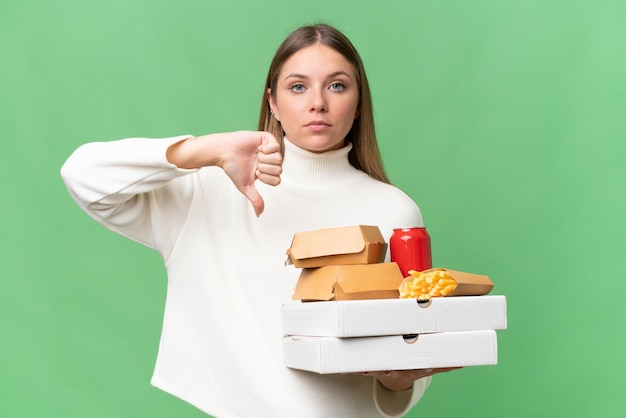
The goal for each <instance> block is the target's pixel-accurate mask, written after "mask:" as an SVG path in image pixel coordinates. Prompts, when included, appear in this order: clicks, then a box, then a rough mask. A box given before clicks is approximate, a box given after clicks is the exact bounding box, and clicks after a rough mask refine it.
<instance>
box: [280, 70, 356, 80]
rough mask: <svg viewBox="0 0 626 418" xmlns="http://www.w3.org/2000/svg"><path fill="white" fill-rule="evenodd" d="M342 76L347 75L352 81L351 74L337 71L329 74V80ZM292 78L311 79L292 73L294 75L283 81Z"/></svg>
mask: <svg viewBox="0 0 626 418" xmlns="http://www.w3.org/2000/svg"><path fill="white" fill-rule="evenodd" d="M340 75H345V76H346V77H348V78H350V79H351V78H352V77H351V76H350V74H348V73H347V72H345V71H335V72H333V73H330V74H328V76H327V78H334V77H337V76H340ZM290 78H303V79H305V80H306V79H309V78H310V77H309V76H306V75H304V74H298V73H292V74H289V75H287V76H286V77H285V78H284V79H283V80H288V79H290Z"/></svg>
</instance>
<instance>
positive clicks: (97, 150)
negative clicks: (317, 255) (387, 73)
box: [61, 136, 430, 418]
mask: <svg viewBox="0 0 626 418" xmlns="http://www.w3.org/2000/svg"><path fill="white" fill-rule="evenodd" d="M188 137H189V136H181V137H175V138H165V139H145V138H131V139H125V140H120V141H112V142H101V143H90V144H86V145H83V146H81V147H80V148H78V149H77V150H76V151H75V152H74V153H73V154H72V156H71V157H70V158H69V159H68V160H67V162H66V163H65V164H64V166H63V168H62V170H61V173H62V176H63V179H64V181H65V183H66V185H67V186H68V189H69V191H70V193H71V194H72V196H73V197H74V199H75V200H76V202H77V203H78V204H79V205H80V206H81V207H82V208H83V209H84V210H85V211H86V212H87V213H88V214H89V215H90V216H91V217H93V218H94V219H95V220H96V221H98V222H99V223H101V224H102V225H104V226H105V227H107V228H109V229H111V230H113V231H115V232H117V233H120V234H122V235H124V236H126V237H128V238H131V239H133V240H136V241H138V242H140V243H142V244H144V245H147V246H149V247H151V248H154V249H155V250H157V251H158V252H159V253H160V254H161V255H162V256H163V259H164V262H165V266H166V268H167V275H168V286H167V299H166V305H165V312H164V318H163V329H162V334H161V341H160V345H159V353H158V358H157V361H156V366H155V370H154V375H153V377H152V384H153V385H154V386H156V387H158V388H160V389H162V390H164V391H166V392H168V393H170V394H173V395H175V396H177V397H179V398H181V399H183V400H185V401H186V402H189V403H190V404H193V405H195V406H196V407H197V408H199V409H200V410H202V411H204V412H206V413H207V414H210V415H213V416H216V417H237V418H243V417H261V418H268V417H272V418H280V417H298V418H305V417H325V418H326V417H342V418H346V417H358V418H366V417H380V416H401V415H403V414H404V413H406V412H407V411H408V409H410V408H411V407H412V406H413V405H414V404H415V403H417V401H418V400H419V399H420V397H421V396H422V394H423V392H424V390H425V389H426V387H427V386H428V384H429V383H430V378H424V379H420V380H418V381H416V382H415V384H414V386H413V389H412V390H407V391H403V392H392V391H389V390H387V389H385V388H384V387H383V386H382V385H380V384H379V383H378V382H377V381H376V380H375V379H373V378H372V377H367V376H362V375H358V374H343V375H341V374H337V375H318V374H315V373H310V372H306V371H299V370H292V369H289V368H286V367H285V366H284V365H283V358H282V345H281V344H282V330H281V318H280V308H281V305H282V304H284V303H287V302H290V301H291V297H292V294H293V290H294V287H295V283H296V281H297V279H298V276H299V274H300V271H299V270H298V269H296V268H294V267H293V266H291V265H290V266H285V264H284V261H285V257H286V256H285V252H286V250H287V249H288V248H289V246H290V244H291V240H292V238H293V234H294V233H295V232H300V231H308V230H313V229H320V228H330V227H338V226H348V225H357V224H363V225H377V226H378V227H379V228H380V230H381V232H382V233H383V235H384V236H385V237H386V238H387V239H388V238H389V237H390V236H391V233H392V230H393V228H395V227H406V226H421V225H422V218H421V214H420V211H419V209H418V207H417V206H416V204H415V203H414V202H413V201H412V200H411V199H410V198H409V197H408V196H407V195H406V194H405V193H403V192H402V191H400V190H399V189H397V188H396V187H394V186H391V185H388V184H384V183H382V182H379V181H376V180H374V179H372V178H371V177H369V176H367V175H366V174H364V173H363V172H361V171H359V170H357V169H355V168H354V167H352V166H351V165H350V164H349V162H348V152H349V150H350V149H351V147H352V145H351V144H348V145H347V146H346V147H344V148H343V149H340V150H337V151H330V152H326V153H323V154H315V153H311V152H308V151H306V150H304V149H301V148H298V147H297V146H295V145H294V144H292V143H290V142H289V141H287V140H285V158H284V164H283V174H282V176H281V184H280V185H279V186H277V187H271V186H267V185H265V184H263V183H260V182H257V189H258V190H259V192H260V194H261V196H263V198H264V200H265V211H264V212H263V214H262V215H261V216H260V217H259V218H257V217H256V216H255V213H254V210H253V209H252V206H251V205H250V203H249V202H248V201H247V200H246V198H245V197H244V196H243V195H242V194H241V193H240V192H239V191H238V190H237V189H236V188H235V187H234V186H233V184H232V183H231V181H230V179H229V178H228V177H227V176H226V174H225V173H224V172H223V171H222V170H221V169H220V168H217V167H205V168H202V169H197V170H183V169H179V168H177V167H175V166H174V165H172V164H171V163H169V162H168V161H167V159H166V157H165V154H166V150H167V148H168V147H169V146H170V145H172V144H174V143H176V142H178V141H181V140H183V139H186V138H188Z"/></svg>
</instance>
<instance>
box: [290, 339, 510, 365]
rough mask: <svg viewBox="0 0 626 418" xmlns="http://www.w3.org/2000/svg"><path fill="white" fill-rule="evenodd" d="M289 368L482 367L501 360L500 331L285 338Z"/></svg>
mask: <svg viewBox="0 0 626 418" xmlns="http://www.w3.org/2000/svg"><path fill="white" fill-rule="evenodd" d="M283 353H284V363H285V366H287V367H290V368H294V369H300V370H307V371H310V372H315V373H322V374H326V373H353V372H364V371H385V370H409V369H425V368H435V367H457V366H483V365H494V364H497V362H498V345H497V336H496V331H494V330H480V331H463V332H441V333H434V334H420V335H416V336H402V335H391V336H382V337H362V338H334V337H304V336H285V337H283Z"/></svg>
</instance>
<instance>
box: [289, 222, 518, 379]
mask: <svg viewBox="0 0 626 418" xmlns="http://www.w3.org/2000/svg"><path fill="white" fill-rule="evenodd" d="M387 248H388V244H387V242H386V241H385V239H384V237H383V236H382V234H381V232H380V230H379V228H378V227H377V226H370V225H354V226H347V227H340V228H328V229H322V230H316V231H305V232H299V233H296V234H294V238H293V241H292V244H291V247H290V248H289V249H288V250H287V255H288V263H289V264H293V265H294V267H295V268H300V269H302V271H301V273H300V277H299V279H298V282H297V284H296V289H295V291H294V294H293V299H294V300H293V302H290V303H286V304H284V305H283V306H282V312H281V314H282V322H283V323H282V325H283V334H284V335H283V353H284V363H285V366H287V367H290V368H294V369H300V370H307V371H310V372H315V373H322V374H330V373H351V372H364V371H386V370H407V369H425V368H437V367H461V366H479V365H495V364H497V360H498V351H497V336H496V330H503V329H506V298H505V297H504V296H501V295H493V296H488V295H486V293H488V292H489V291H490V290H491V288H492V287H493V283H491V281H490V280H489V278H488V277H486V276H481V275H475V274H470V273H464V272H458V271H452V270H448V271H447V272H448V273H449V274H450V275H451V276H452V277H454V278H455V280H457V282H458V283H459V285H458V287H457V289H459V290H458V291H457V292H454V293H453V294H451V295H450V296H447V297H437V298H431V299H429V300H425V301H419V300H417V299H408V298H407V299H400V298H399V291H398V287H399V285H400V283H401V282H402V281H403V280H404V277H403V275H402V272H401V271H400V268H399V267H398V265H397V264H396V263H393V262H385V256H386V252H387Z"/></svg>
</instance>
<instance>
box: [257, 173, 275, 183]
mask: <svg viewBox="0 0 626 418" xmlns="http://www.w3.org/2000/svg"><path fill="white" fill-rule="evenodd" d="M256 178H257V179H259V180H260V181H262V182H263V183H265V184H267V185H269V186H278V185H279V184H280V176H275V175H272V174H267V173H262V172H260V171H257V173H256Z"/></svg>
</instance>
